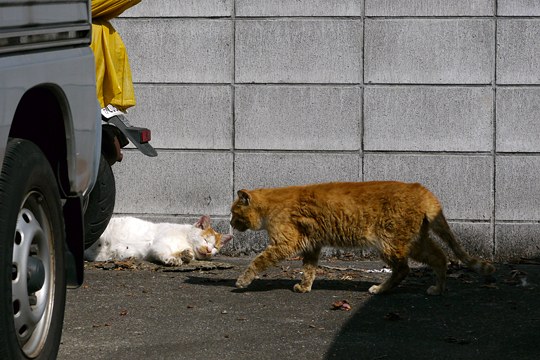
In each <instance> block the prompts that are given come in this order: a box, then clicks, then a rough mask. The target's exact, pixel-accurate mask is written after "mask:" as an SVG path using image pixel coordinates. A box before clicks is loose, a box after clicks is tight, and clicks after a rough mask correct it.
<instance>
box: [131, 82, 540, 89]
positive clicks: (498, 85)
mask: <svg viewBox="0 0 540 360" xmlns="http://www.w3.org/2000/svg"><path fill="white" fill-rule="evenodd" d="M133 84H135V85H143V86H176V87H180V86H209V87H211V86H231V82H224V83H219V82H214V83H169V82H143V81H138V82H134V83H133ZM234 86H235V87H238V86H274V87H283V86H289V87H295V86H297V87H301V86H323V87H332V86H333V87H343V88H348V87H350V88H355V87H359V88H366V87H384V86H389V87H454V88H456V87H469V88H488V87H489V88H491V87H492V86H493V84H491V83H490V84H445V83H441V84H423V83H419V84H413V83H367V84H365V83H234ZM497 87H498V88H539V87H540V85H539V84H497Z"/></svg>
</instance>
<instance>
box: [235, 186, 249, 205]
mask: <svg viewBox="0 0 540 360" xmlns="http://www.w3.org/2000/svg"><path fill="white" fill-rule="evenodd" d="M238 198H239V199H240V201H242V204H244V205H249V203H250V202H251V195H250V194H249V193H248V191H247V190H244V189H242V190H238Z"/></svg>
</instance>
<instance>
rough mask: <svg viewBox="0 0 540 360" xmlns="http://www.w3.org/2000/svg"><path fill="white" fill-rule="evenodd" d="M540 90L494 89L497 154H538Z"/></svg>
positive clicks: (539, 140)
mask: <svg viewBox="0 0 540 360" xmlns="http://www.w3.org/2000/svg"><path fill="white" fill-rule="evenodd" d="M538 104H540V89H538V88H524V87H519V88H506V87H500V88H498V89H497V135H496V137H497V151H500V152H505V151H506V152H540V139H539V135H540V122H539V121H538V119H539V118H540V108H539V107H538Z"/></svg>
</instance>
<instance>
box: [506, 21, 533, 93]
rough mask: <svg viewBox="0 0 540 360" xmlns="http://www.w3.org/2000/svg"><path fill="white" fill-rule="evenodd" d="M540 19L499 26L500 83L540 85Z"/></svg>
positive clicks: (510, 22)
mask: <svg viewBox="0 0 540 360" xmlns="http://www.w3.org/2000/svg"><path fill="white" fill-rule="evenodd" d="M538 38H540V19H501V20H499V21H498V22H497V83H498V84H538V83H540V42H539V41H538Z"/></svg>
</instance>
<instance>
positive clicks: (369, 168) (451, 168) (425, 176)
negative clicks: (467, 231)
mask: <svg viewBox="0 0 540 360" xmlns="http://www.w3.org/2000/svg"><path fill="white" fill-rule="evenodd" d="M492 175H493V159H492V157H491V156H473V155H470V156H468V155H428V154H424V155H408V154H365V155H364V178H365V180H399V181H405V182H419V183H421V184H423V185H424V186H426V187H427V188H428V189H430V190H431V191H432V192H433V193H434V194H435V195H436V196H437V197H438V198H439V200H440V201H441V203H442V205H443V209H444V213H445V215H446V217H447V218H449V219H454V220H488V219H491V217H492V213H493V195H492V188H493V180H492Z"/></svg>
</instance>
